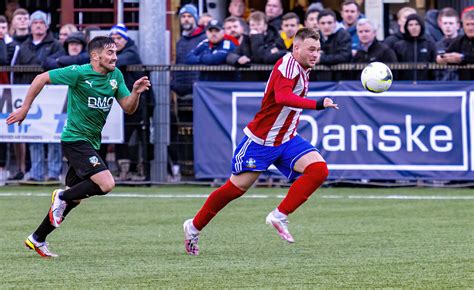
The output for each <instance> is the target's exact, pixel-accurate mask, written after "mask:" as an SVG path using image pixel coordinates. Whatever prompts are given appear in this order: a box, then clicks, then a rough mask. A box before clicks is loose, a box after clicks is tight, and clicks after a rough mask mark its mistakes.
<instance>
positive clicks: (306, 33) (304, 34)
mask: <svg viewBox="0 0 474 290" xmlns="http://www.w3.org/2000/svg"><path fill="white" fill-rule="evenodd" d="M307 38H312V39H314V40H319V32H318V31H317V30H315V29H313V28H308V27H304V28H300V29H299V30H298V32H296V35H295V40H296V39H299V40H301V41H304V40H305V39H307Z"/></svg>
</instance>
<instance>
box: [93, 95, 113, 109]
mask: <svg viewBox="0 0 474 290" xmlns="http://www.w3.org/2000/svg"><path fill="white" fill-rule="evenodd" d="M113 103H114V97H89V98H88V100H87V106H88V107H89V108H92V109H99V110H102V111H104V112H107V111H110V108H112V104H113Z"/></svg>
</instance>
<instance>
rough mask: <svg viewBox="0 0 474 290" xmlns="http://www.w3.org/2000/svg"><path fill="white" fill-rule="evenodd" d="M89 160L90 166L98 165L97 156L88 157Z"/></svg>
mask: <svg viewBox="0 0 474 290" xmlns="http://www.w3.org/2000/svg"><path fill="white" fill-rule="evenodd" d="M89 162H90V163H91V164H92V167H96V166H97V165H100V162H99V158H97V156H91V157H89Z"/></svg>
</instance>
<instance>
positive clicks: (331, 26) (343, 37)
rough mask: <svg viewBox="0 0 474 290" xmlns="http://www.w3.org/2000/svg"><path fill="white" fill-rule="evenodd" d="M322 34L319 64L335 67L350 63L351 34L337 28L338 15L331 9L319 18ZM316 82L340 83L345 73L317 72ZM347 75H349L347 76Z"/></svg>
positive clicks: (324, 11)
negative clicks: (339, 64) (335, 65)
mask: <svg viewBox="0 0 474 290" xmlns="http://www.w3.org/2000/svg"><path fill="white" fill-rule="evenodd" d="M318 24H319V28H320V34H321V57H320V59H319V60H318V63H319V64H324V65H334V64H338V63H347V62H350V60H351V56H352V50H351V46H352V40H351V36H350V35H349V33H347V31H346V30H344V28H342V27H337V22H336V14H335V13H334V12H333V11H332V10H331V9H324V10H323V11H321V13H320V14H319V16H318ZM312 75H315V77H316V80H321V81H339V80H341V79H343V72H326V71H321V72H317V74H312ZM346 75H347V74H346Z"/></svg>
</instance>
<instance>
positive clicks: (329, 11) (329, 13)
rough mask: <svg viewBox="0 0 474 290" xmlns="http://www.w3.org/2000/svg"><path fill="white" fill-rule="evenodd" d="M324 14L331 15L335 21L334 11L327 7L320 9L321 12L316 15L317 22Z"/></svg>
mask: <svg viewBox="0 0 474 290" xmlns="http://www.w3.org/2000/svg"><path fill="white" fill-rule="evenodd" d="M325 16H332V18H333V19H334V21H336V13H334V11H332V9H329V8H327V9H324V10H323V11H321V13H319V15H318V22H319V20H321V18H323V17H325Z"/></svg>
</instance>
